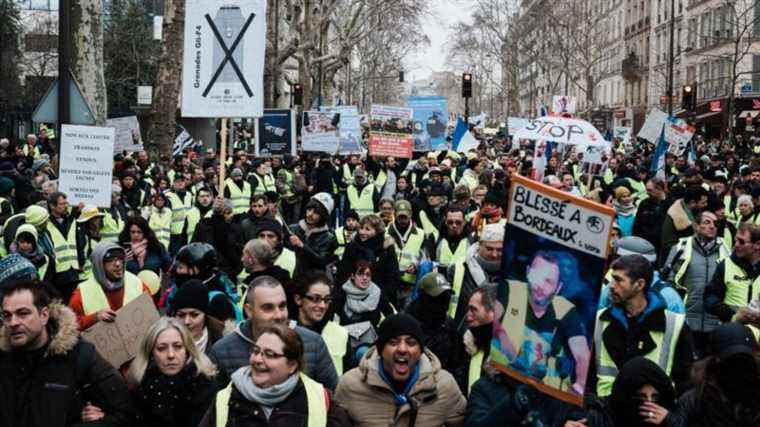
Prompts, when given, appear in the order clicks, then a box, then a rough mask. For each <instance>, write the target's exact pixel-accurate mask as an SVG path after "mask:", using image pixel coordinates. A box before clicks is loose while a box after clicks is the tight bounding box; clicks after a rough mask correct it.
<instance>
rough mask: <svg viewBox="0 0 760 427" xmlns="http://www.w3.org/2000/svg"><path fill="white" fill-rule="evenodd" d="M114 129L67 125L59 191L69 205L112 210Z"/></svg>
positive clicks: (63, 135) (62, 143)
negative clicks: (64, 195)
mask: <svg viewBox="0 0 760 427" xmlns="http://www.w3.org/2000/svg"><path fill="white" fill-rule="evenodd" d="M115 139H116V131H115V129H114V128H110V127H108V128H106V127H96V126H77V125H63V129H62V131H61V168H60V170H61V172H60V177H59V179H58V188H59V190H60V191H62V192H63V193H65V194H66V196H67V197H68V201H69V203H71V204H72V205H77V204H79V202H83V203H84V204H85V205H88V206H97V207H99V208H110V207H111V180H112V172H113V146H114V140H115Z"/></svg>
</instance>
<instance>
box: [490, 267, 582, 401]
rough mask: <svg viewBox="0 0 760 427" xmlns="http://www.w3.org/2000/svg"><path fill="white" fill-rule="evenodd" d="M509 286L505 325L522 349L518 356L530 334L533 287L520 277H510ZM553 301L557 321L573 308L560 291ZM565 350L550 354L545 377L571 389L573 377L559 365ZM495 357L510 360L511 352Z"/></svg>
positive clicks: (547, 383) (516, 345)
mask: <svg viewBox="0 0 760 427" xmlns="http://www.w3.org/2000/svg"><path fill="white" fill-rule="evenodd" d="M507 286H508V287H509V301H507V306H506V308H505V310H504V313H505V314H504V317H503V318H502V321H501V325H502V327H503V328H504V330H505V331H506V333H507V335H509V338H510V339H511V341H512V344H513V346H514V348H515V349H516V351H517V352H518V354H517V356H519V352H520V351H522V349H523V343H524V342H525V338H526V337H525V319H526V318H527V316H528V310H533V309H532V308H531V306H530V304H529V303H528V299H529V295H530V290H529V289H528V284H527V283H525V282H520V281H516V280H509V281H508V282H507ZM551 304H552V309H554V314H555V317H556V319H557V321H561V320H562V319H563V318H564V317H565V316H566V315H567V313H568V312H570V310H572V309H573V304H572V303H571V302H570V301H568V300H567V299H565V298H564V297H561V296H559V295H555V296H554V298H552V302H551ZM562 352H563V351H562V350H560V352H559V354H550V355H549V357H548V358H547V361H546V375H545V376H544V378H542V379H541V381H542V382H543V383H544V384H546V385H549V386H551V387H554V388H557V389H560V390H563V391H568V390H570V388H571V387H572V381H570V380H569V376H563V375H561V373H560V371H559V369H558V366H557V361H558V360H559V359H560V358H561V356H562ZM491 357H492V359H493V360H494V361H496V362H497V363H501V364H504V365H508V364H509V361H508V360H507V355H505V354H503V353H500V352H494V354H493V355H492V356H491Z"/></svg>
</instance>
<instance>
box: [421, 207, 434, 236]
mask: <svg viewBox="0 0 760 427" xmlns="http://www.w3.org/2000/svg"><path fill="white" fill-rule="evenodd" d="M420 225H421V226H422V229H423V230H424V231H425V234H427V235H428V236H433V238H435V239H438V227H437V226H436V225H435V224H433V222H432V221H430V218H428V216H427V212H425V211H420Z"/></svg>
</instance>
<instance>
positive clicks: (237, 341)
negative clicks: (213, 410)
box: [209, 320, 338, 390]
mask: <svg viewBox="0 0 760 427" xmlns="http://www.w3.org/2000/svg"><path fill="white" fill-rule="evenodd" d="M293 329H294V330H295V331H296V332H297V333H298V336H300V337H301V341H303V347H304V359H305V362H306V369H305V373H306V375H308V376H309V377H311V378H312V379H314V380H315V381H317V382H319V383H322V385H324V386H325V387H327V388H328V389H330V390H335V387H336V386H337V385H338V375H337V373H336V371H335V366H334V365H333V363H332V359H331V358H330V353H329V352H328V351H327V346H326V345H325V342H324V341H323V340H322V337H321V336H319V335H317V334H316V333H314V332H312V331H310V330H308V329H306V328H302V327H300V326H294V327H293ZM252 333H253V329H252V326H251V321H250V320H246V321H245V322H243V323H241V324H239V325H238V326H237V328H235V332H233V333H231V334H229V335H226V336H224V337H223V338H222V339H220V340H219V341H217V342H216V343H215V344H214V346H213V347H211V352H210V353H209V357H210V358H211V360H212V361H213V362H214V364H215V365H216V367H217V368H218V369H219V373H218V374H217V376H216V383H217V387H218V388H219V390H221V389H223V388H225V387H227V384H229V382H230V375H232V373H233V372H235V371H236V370H238V368H240V367H242V366H246V365H248V363H249V362H248V359H249V357H250V355H251V346H252V345H253V343H254V341H253V337H252Z"/></svg>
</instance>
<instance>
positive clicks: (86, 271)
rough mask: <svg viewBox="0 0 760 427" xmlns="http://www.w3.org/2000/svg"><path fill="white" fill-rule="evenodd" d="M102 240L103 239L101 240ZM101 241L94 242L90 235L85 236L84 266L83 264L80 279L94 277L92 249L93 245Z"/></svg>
mask: <svg viewBox="0 0 760 427" xmlns="http://www.w3.org/2000/svg"><path fill="white" fill-rule="evenodd" d="M101 242H102V240H101ZM98 243H100V242H94V243H93V240H92V239H91V238H90V237H85V244H84V254H83V255H84V266H82V272H81V273H79V280H87V279H89V278H90V277H92V258H91V257H90V254H91V253H92V252H91V249H92V247H93V246H97V244H98Z"/></svg>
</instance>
